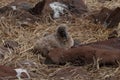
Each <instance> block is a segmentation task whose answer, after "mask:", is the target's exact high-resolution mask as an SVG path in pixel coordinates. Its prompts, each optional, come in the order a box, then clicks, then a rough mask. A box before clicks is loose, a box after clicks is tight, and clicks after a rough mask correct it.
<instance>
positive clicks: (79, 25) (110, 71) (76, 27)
mask: <svg viewBox="0 0 120 80" xmlns="http://www.w3.org/2000/svg"><path fill="white" fill-rule="evenodd" d="M12 1H13V0H0V7H1V6H4V5H6V4H8V3H10V2H12ZM28 1H29V2H31V3H32V4H33V3H36V1H38V0H28ZM86 4H87V5H88V8H89V10H90V12H92V11H94V10H100V9H101V7H103V6H106V7H108V8H111V9H112V8H114V7H115V6H120V0H113V1H110V2H106V3H98V2H97V0H86ZM61 23H66V24H67V25H68V26H69V32H70V34H71V35H72V37H73V38H74V39H79V40H80V41H81V43H90V42H95V41H100V40H105V39H107V37H108V35H109V33H111V32H112V31H113V29H105V28H104V27H103V26H102V25H96V24H93V23H90V22H89V21H88V20H83V19H78V18H76V19H75V23H71V22H69V21H63V22H56V23H47V24H44V23H43V24H41V23H37V24H33V25H30V26H29V27H26V28H18V27H19V25H18V26H16V25H15V22H14V20H11V19H9V18H6V19H0V43H2V41H3V40H6V39H13V40H16V41H18V42H19V43H20V45H21V47H20V48H19V53H20V54H14V55H10V56H7V57H5V59H4V60H0V64H3V65H6V66H14V67H18V66H19V67H22V68H25V69H27V70H29V71H30V72H35V75H34V76H36V77H35V78H32V80H113V79H114V80H119V79H120V71H119V67H118V68H112V67H101V68H100V69H96V68H94V67H91V66H90V65H86V66H81V67H79V68H80V69H78V70H79V71H81V73H79V75H77V74H76V75H73V76H70V75H71V74H70V75H66V76H64V75H65V74H69V73H67V72H68V71H66V72H64V71H65V70H64V69H66V68H67V67H70V65H69V64H67V65H65V66H58V65H45V64H42V63H41V62H42V61H43V60H44V59H43V58H42V57H41V56H37V55H33V54H32V53H30V52H24V51H26V50H27V49H29V48H31V47H32V46H33V44H34V43H35V41H36V39H37V38H38V37H42V36H43V35H44V34H46V33H52V32H54V30H55V29H56V26H57V25H58V24H61ZM118 28H119V27H118ZM118 28H115V29H117V30H118ZM118 31H119V30H118ZM24 61H31V62H34V63H36V64H34V65H33V64H32V66H26V65H22V64H21V63H22V62H24ZM72 69H73V68H72ZM72 69H71V70H72ZM59 70H63V71H61V72H60V71H59ZM66 70H67V69H66ZM63 73H64V74H63ZM82 73H83V74H82ZM51 75H52V77H51ZM67 76H68V77H67ZM81 76H82V77H81Z"/></svg>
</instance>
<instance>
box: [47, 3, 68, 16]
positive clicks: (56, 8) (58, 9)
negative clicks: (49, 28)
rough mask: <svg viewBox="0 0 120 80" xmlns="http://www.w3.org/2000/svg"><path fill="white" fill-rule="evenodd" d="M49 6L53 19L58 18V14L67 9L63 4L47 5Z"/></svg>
mask: <svg viewBox="0 0 120 80" xmlns="http://www.w3.org/2000/svg"><path fill="white" fill-rule="evenodd" d="M49 6H50V7H51V8H52V10H53V12H54V15H53V18H59V17H60V13H61V14H64V12H63V11H64V10H65V9H66V8H67V6H66V5H65V4H62V3H59V2H52V3H50V4H49Z"/></svg>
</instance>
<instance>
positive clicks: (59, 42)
mask: <svg viewBox="0 0 120 80" xmlns="http://www.w3.org/2000/svg"><path fill="white" fill-rule="evenodd" d="M73 44H74V41H73V38H72V37H71V36H70V35H69V33H68V31H67V26H66V25H65V24H61V25H59V26H58V28H57V30H56V32H55V33H53V34H50V35H47V36H45V37H43V38H41V39H39V40H37V42H36V44H35V45H34V48H33V52H34V53H36V54H42V56H44V57H45V56H47V54H48V52H49V51H50V50H52V49H54V48H65V49H68V48H71V47H72V46H73Z"/></svg>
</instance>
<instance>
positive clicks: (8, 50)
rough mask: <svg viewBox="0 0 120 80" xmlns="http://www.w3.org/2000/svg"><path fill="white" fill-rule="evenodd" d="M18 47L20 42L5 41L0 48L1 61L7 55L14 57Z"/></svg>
mask: <svg viewBox="0 0 120 80" xmlns="http://www.w3.org/2000/svg"><path fill="white" fill-rule="evenodd" d="M18 47H19V44H18V42H16V41H14V40H6V41H4V42H3V44H2V45H1V46H0V59H2V58H4V57H5V56H7V55H13V53H16V52H17V48H18Z"/></svg>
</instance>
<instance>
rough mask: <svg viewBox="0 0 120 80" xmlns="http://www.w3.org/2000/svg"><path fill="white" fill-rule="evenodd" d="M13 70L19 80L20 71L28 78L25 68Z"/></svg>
mask: <svg viewBox="0 0 120 80" xmlns="http://www.w3.org/2000/svg"><path fill="white" fill-rule="evenodd" d="M14 70H15V71H16V73H17V75H16V77H17V78H18V79H19V80H21V77H20V76H21V74H22V73H25V74H26V75H27V76H28V78H29V79H30V75H29V74H28V72H27V70H25V69H14Z"/></svg>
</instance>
